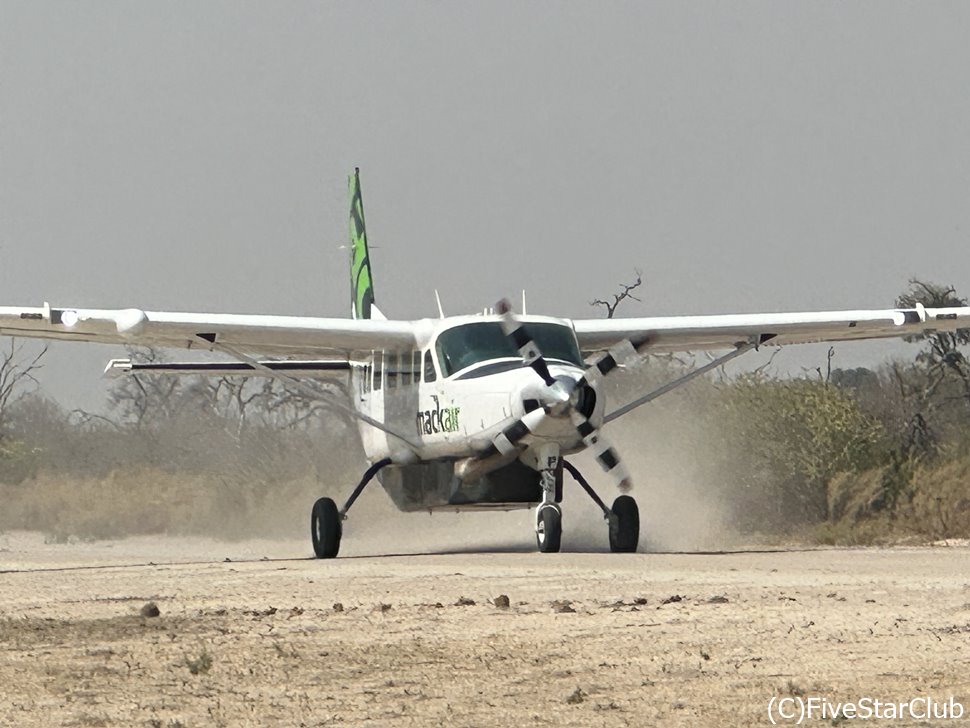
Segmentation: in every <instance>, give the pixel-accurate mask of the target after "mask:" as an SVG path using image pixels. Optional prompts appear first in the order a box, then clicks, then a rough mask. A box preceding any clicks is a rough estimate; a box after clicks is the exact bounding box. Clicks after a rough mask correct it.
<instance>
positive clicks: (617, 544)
mask: <svg viewBox="0 0 970 728" xmlns="http://www.w3.org/2000/svg"><path fill="white" fill-rule="evenodd" d="M639 541H640V509H639V508H637V502H636V501H635V500H633V498H631V497H630V496H628V495H621V496H620V497H619V498H617V499H616V500H615V501H613V514H612V516H610V551H612V552H613V553H633V552H634V551H636V550H637V544H638V543H639Z"/></svg>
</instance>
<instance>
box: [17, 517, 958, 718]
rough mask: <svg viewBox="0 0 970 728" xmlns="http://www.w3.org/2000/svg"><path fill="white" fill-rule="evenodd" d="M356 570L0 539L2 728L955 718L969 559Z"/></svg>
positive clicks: (254, 545) (928, 555) (283, 551)
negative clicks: (902, 715) (901, 706)
mask: <svg viewBox="0 0 970 728" xmlns="http://www.w3.org/2000/svg"><path fill="white" fill-rule="evenodd" d="M367 550H369V551H370V553H371V554H375V553H380V552H381V551H385V552H389V551H392V550H393V548H392V547H391V546H386V547H384V548H381V544H379V543H376V542H375V540H374V539H371V541H370V542H369V543H368V544H367V548H366V549H360V548H358V549H357V552H356V553H355V549H354V545H353V543H349V544H348V547H347V552H348V556H347V557H346V558H343V557H342V558H339V559H337V560H335V561H329V562H321V561H315V560H312V559H308V558H307V556H308V546H307V543H306V541H305V540H303V539H299V540H293V541H282V542H280V541H249V542H239V543H226V542H217V541H207V540H201V539H200V540H190V539H174V538H172V539H170V538H138V539H129V540H124V541H117V542H98V543H93V544H83V543H82V544H45V543H44V540H43V537H42V536H40V535H38V534H31V533H8V534H5V535H0V572H2V573H0V725H3V726H50V725H68V726H109V725H110V726H114V725H123V726H129V725H137V726H165V727H171V728H174V727H175V726H210V725H226V726H242V725H307V726H318V725H319V726H322V725H362V724H365V723H368V722H369V723H370V724H373V725H382V726H411V725H447V726H490V725H568V726H587V725H603V726H612V725H631V726H649V725H685V726H686V725H691V726H695V725H696V726H701V725H704V726H707V725H717V726H750V725H768V724H769V723H768V714H767V706H768V701H769V700H770V699H771V698H772V697H786V696H787V697H798V696H801V697H808V696H821V697H824V698H828V699H831V700H833V701H838V700H844V699H859V698H864V697H872V698H879V699H883V700H893V701H901V700H909V699H910V698H912V697H918V696H931V697H937V698H940V699H946V698H949V697H950V696H955V697H956V698H957V700H959V701H962V702H963V703H964V704H965V705H967V706H968V708H970V549H968V548H966V547H964V546H948V547H925V548H899V549H888V550H875V549H872V550H869V549H859V550H835V549H824V550H779V551H770V550H762V551H741V552H731V553H709V554H701V553H692V554H686V553H684V554H678V553H667V554H632V555H611V554H608V553H563V554H556V555H541V554H536V553H532V552H531V551H530V550H529V545H528V543H527V542H525V543H523V544H522V546H521V548H518V547H516V548H511V547H510V548H509V549H508V550H492V551H489V552H486V553H473V552H469V553H462V552H454V551H453V550H452V552H447V551H449V550H448V549H443V550H444V551H446V552H445V553H440V552H439V553H419V554H411V555H392V556H375V555H365V553H363V552H362V551H367ZM502 595H505V596H507V597H508V606H504V605H505V601H504V600H503V599H501V598H500V597H501V596H502ZM497 598H498V606H497V605H496V599H497ZM148 602H154V604H155V605H157V607H158V612H159V615H158V616H142V615H141V610H142V609H143V608H144V607H145V605H146V603H148ZM146 611H147V612H149V613H151V609H150V608H148V609H147V610H146ZM842 723H843V720H842V718H839V717H836V719H835V721H834V723H833V721H832V720H829V719H826V720H824V721H822V720H816V721H814V722H812V723H810V724H815V725H830V724H836V725H838V724H842ZM959 723H961V721H956V722H952V721H951V722H945V721H944V722H942V723H941V722H940V721H927V722H925V723H922V722H920V721H918V720H913V719H910V718H907V719H904V720H898V721H894V722H893V723H892V724H893V725H923V724H925V725H936V724H949V725H954V724H959Z"/></svg>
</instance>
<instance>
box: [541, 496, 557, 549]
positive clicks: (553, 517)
mask: <svg viewBox="0 0 970 728" xmlns="http://www.w3.org/2000/svg"><path fill="white" fill-rule="evenodd" d="M536 543H537V544H538V546H539V550H540V551H541V552H542V553H544V554H555V553H558V552H559V546H560V544H561V543H562V511H561V510H559V506H557V505H555V504H543V505H541V506H539V511H538V512H537V514H536Z"/></svg>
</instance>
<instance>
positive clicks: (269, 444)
mask: <svg viewBox="0 0 970 728" xmlns="http://www.w3.org/2000/svg"><path fill="white" fill-rule="evenodd" d="M917 302H919V303H923V304H924V305H926V306H960V305H966V302H965V301H964V299H962V298H960V297H959V296H958V295H957V294H956V292H955V291H954V290H953V289H952V288H950V287H946V286H940V285H936V284H931V283H924V282H920V281H913V282H912V284H911V286H910V288H909V290H907V291H906V292H905V293H904V294H903V295H902V296H900V298H899V300H898V301H897V304H898V305H900V306H905V307H909V306H913V305H915V303H917ZM911 343H912V345H913V356H912V357H911V358H908V359H906V360H904V361H894V362H891V363H886V364H884V365H882V366H880V367H878V368H875V369H848V370H847V369H840V368H837V367H833V366H832V365H833V361H834V360H833V358H832V356H831V355H830V356H829V358H828V359H827V361H824V362H820V363H819V365H818V366H817V367H816V368H814V369H813V370H810V371H809V373H807V374H805V375H804V376H801V377H780V376H777V375H775V374H773V373H772V371H771V368H770V366H766V367H763V368H762V369H760V370H758V371H755V372H753V373H750V374H746V375H742V376H736V377H730V376H727V375H725V374H723V373H720V374H716V375H715V376H709V377H704V378H699V379H696V380H694V381H693V382H691V383H690V384H689V385H687V386H686V387H684V388H682V389H681V390H678V391H676V392H675V393H673V394H670V395H667V396H666V397H664V398H662V399H661V400H658V401H657V402H656V403H653V404H651V405H648V406H646V407H644V408H641V409H639V410H636V411H635V412H633V413H631V414H630V415H628V416H626V417H624V418H622V419H621V420H618V421H617V423H615V424H614V425H610V428H609V429H610V432H611V437H613V438H614V439H615V440H616V442H617V445H618V447H619V449H620V451H621V453H622V455H623V457H624V458H625V459H626V460H628V462H629V464H630V466H631V470H632V471H633V474H634V479H635V481H636V483H637V488H638V489H639V492H640V493H641V494H642V498H643V499H644V500H645V501H646V503H647V507H649V500H650V494H651V488H657V489H660V488H666V492H668V493H669V494H672V495H671V497H673V498H685V499H686V498H691V499H694V500H698V501H703V502H705V503H711V504H716V505H717V507H718V512H719V513H721V514H722V518H723V520H724V524H725V525H726V526H727V527H730V528H731V529H733V530H734V531H735V532H736V533H739V534H741V535H742V537H748V536H750V537H755V536H757V537H759V538H770V539H776V540H777V539H788V540H799V541H806V540H809V541H820V542H830V543H873V542H882V541H899V540H905V539H916V540H920V541H926V540H935V539H941V538H957V537H962V538H967V537H970V363H968V361H967V359H966V358H965V356H964V353H963V352H964V351H965V349H966V347H967V345H968V344H970V332H967V331H962V332H957V333H933V334H927V335H921V336H918V337H913V339H912V341H911ZM136 355H137V356H141V357H142V358H147V359H152V358H154V357H155V356H156V355H155V353H154V352H141V353H137V352H136ZM38 362H39V360H29V361H28V360H25V359H23V357H22V356H21V354H20V352H19V350H18V349H17V348H16V347H15V346H12V347H11V348H9V350H7V353H6V354H5V355H4V356H3V359H2V361H0V504H2V507H0V530H10V529H25V528H26V529H39V530H43V531H44V532H46V533H47V534H49V537H50V538H52V539H55V540H65V539H69V538H80V539H84V538H108V537H117V536H122V535H127V534H134V533H159V532H169V533H208V534H212V533H216V534H218V535H221V536H225V537H230V538H231V537H240V538H243V537H249V536H252V535H257V534H258V535H273V534H289V535H292V534H293V532H294V524H303V522H304V521H305V520H306V512H307V508H308V504H309V503H310V502H312V499H313V498H315V497H317V496H318V495H319V494H321V493H331V494H335V495H340V494H346V493H347V492H349V489H350V487H351V486H352V484H353V482H354V481H355V480H356V478H357V477H359V473H360V472H361V471H362V469H363V467H364V466H365V463H364V459H363V453H362V452H361V450H360V447H359V444H358V439H357V432H356V425H355V424H354V423H353V422H351V421H349V420H347V419H346V417H345V416H343V415H341V414H340V413H339V411H336V410H330V411H329V412H327V414H326V416H324V412H325V411H326V410H327V409H328V406H327V403H328V402H329V401H331V398H334V397H337V398H340V397H346V394H345V392H344V391H343V388H342V386H341V385H340V384H339V383H336V382H333V383H330V382H323V383H313V384H312V385H311V386H314V387H317V388H318V389H319V390H320V392H321V396H320V397H319V398H313V397H309V396H308V395H307V392H306V390H305V388H300V389H296V388H291V387H287V386H285V385H284V384H282V383H280V382H279V381H276V380H261V379H245V378H241V379H231V378H215V379H213V378H208V379H207V378H201V377H187V378H178V377H171V378H167V377H147V376H140V377H125V378H122V379H119V380H118V381H117V383H116V384H115V385H114V387H113V389H112V391H111V393H110V402H109V408H108V414H107V415H105V416H92V415H89V414H87V413H84V412H79V411H73V412H67V411H65V410H64V409H62V408H61V407H60V406H59V405H57V404H56V403H55V402H53V401H51V400H50V399H48V398H46V397H45V396H44V395H43V393H42V392H40V391H37V390H33V391H31V390H30V387H29V383H30V381H31V371H32V369H31V367H32V366H36V365H37V364H38ZM693 364H694V360H692V359H680V358H677V357H672V356H668V357H650V358H649V359H647V360H646V361H645V362H644V363H643V364H642V365H639V366H638V367H637V368H636V369H635V370H634V371H629V372H626V373H625V374H624V375H622V376H620V377H617V381H614V382H612V384H611V386H612V387H613V391H612V392H611V396H612V397H613V398H614V399H615V401H620V402H622V401H625V400H627V399H632V398H633V397H634V396H635V393H638V392H641V391H642V390H643V388H644V387H650V386H652V385H654V384H661V383H663V382H665V381H669V380H670V379H671V378H673V377H676V376H679V375H681V374H683V373H684V372H685V371H687V370H688V369H689V368H690V367H692V366H693ZM589 474H590V475H595V473H593V472H590V473H589ZM601 483H603V481H601ZM604 487H605V485H604Z"/></svg>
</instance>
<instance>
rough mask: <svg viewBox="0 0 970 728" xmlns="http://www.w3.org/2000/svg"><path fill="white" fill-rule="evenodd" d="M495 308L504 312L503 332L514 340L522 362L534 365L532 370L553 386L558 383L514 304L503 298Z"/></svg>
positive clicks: (548, 384) (530, 365)
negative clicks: (518, 315)
mask: <svg viewBox="0 0 970 728" xmlns="http://www.w3.org/2000/svg"><path fill="white" fill-rule="evenodd" d="M495 310H496V311H498V312H499V313H500V314H502V332H503V333H504V334H505V335H506V336H507V337H508V338H509V339H511V340H512V344H513V345H514V346H515V348H516V349H518V351H519V355H520V356H521V357H522V363H523V364H525V365H527V366H529V367H532V370H533V371H534V372H535V373H536V374H538V375H539V376H540V377H542V381H544V382H545V383H546V385H547V386H549V387H551V386H553V385H554V384H555V383H556V380H555V379H553V377H552V374H550V373H549V365H548V364H546V360H545V359H544V358H543V356H542V352H541V351H540V350H539V346H538V344H536V342H535V341H533V339H532V336H531V335H530V334H529V330H528V329H527V328H526V327H525V326H523V325H522V324H521V323H520V322H519V320H518V319H516V318H515V315H514V314H513V313H512V305H511V304H510V303H509V301H508V299H506V298H503V299H502V300H501V301H499V302H498V304H496V306H495Z"/></svg>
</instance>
